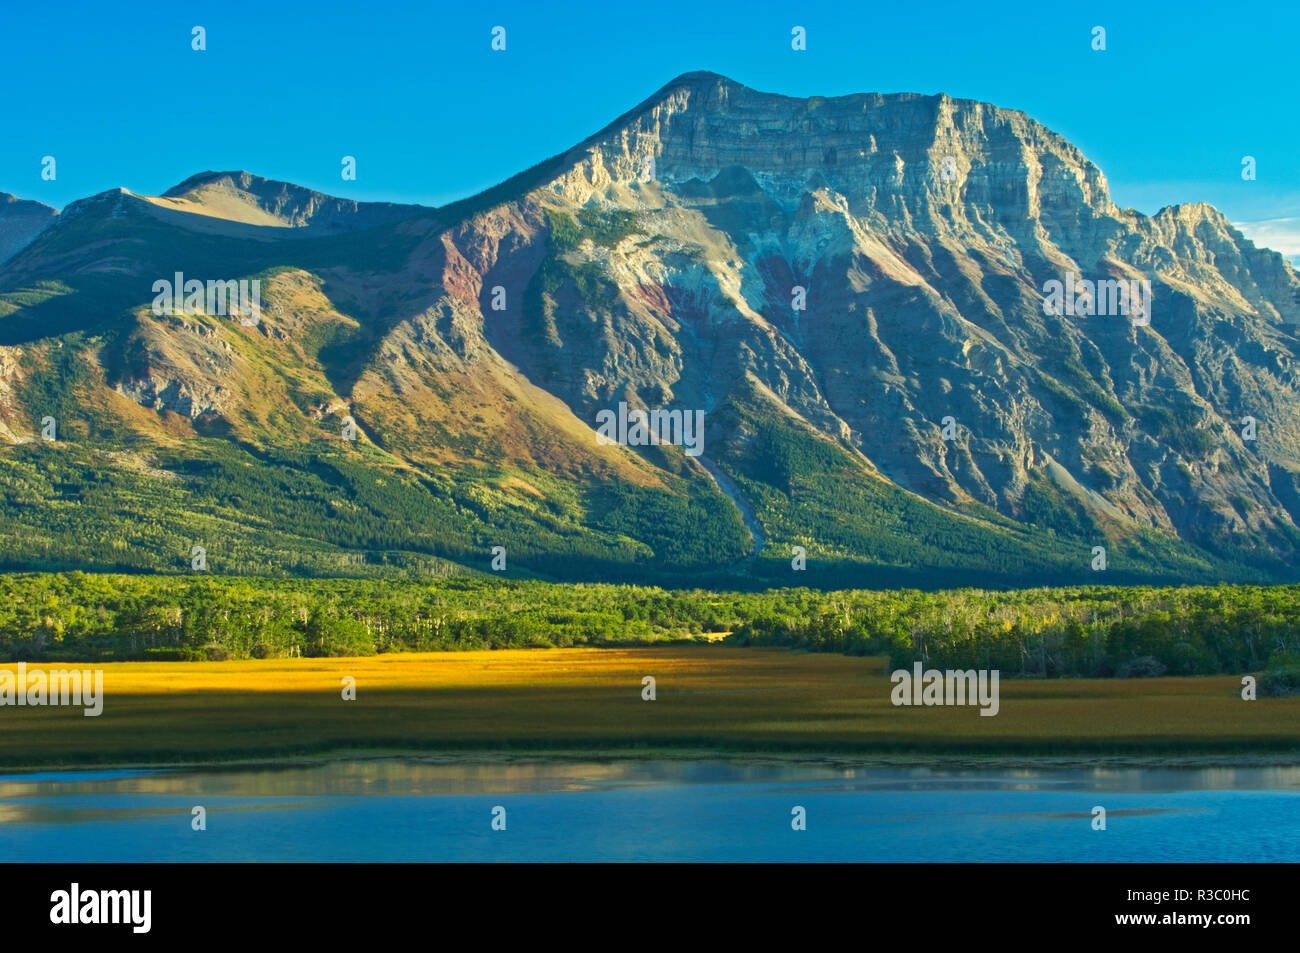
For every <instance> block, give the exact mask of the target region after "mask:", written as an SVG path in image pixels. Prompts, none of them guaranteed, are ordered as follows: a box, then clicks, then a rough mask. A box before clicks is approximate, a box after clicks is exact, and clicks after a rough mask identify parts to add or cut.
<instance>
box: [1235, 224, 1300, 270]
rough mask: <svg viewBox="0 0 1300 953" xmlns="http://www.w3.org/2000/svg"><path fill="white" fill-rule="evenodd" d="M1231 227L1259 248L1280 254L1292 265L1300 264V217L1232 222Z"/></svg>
mask: <svg viewBox="0 0 1300 953" xmlns="http://www.w3.org/2000/svg"><path fill="white" fill-rule="evenodd" d="M1232 227H1233V228H1236V229H1239V230H1240V231H1241V233H1242V234H1243V235H1245V236H1246V237H1247V238H1249V239H1250V240H1251V241H1252V242H1254V243H1255V244H1256V245H1258V246H1259V247H1261V248H1271V249H1273V251H1277V252H1281V253H1282V254H1283V255H1285V256H1286V257H1287V258H1289V259H1290V260H1291V262H1292V264H1300V217H1294V218H1266V219H1262V220H1261V221H1258V222H1233V223H1232Z"/></svg>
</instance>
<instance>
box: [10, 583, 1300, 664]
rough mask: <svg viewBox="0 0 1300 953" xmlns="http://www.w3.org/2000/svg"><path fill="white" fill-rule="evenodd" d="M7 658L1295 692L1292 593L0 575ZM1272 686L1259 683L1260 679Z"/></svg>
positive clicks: (1299, 616)
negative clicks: (915, 675)
mask: <svg viewBox="0 0 1300 953" xmlns="http://www.w3.org/2000/svg"><path fill="white" fill-rule="evenodd" d="M0 586H2V587H3V592H4V599H3V600H0V656H3V657H4V658H5V659H7V660H10V661H15V660H20V659H25V660H29V661H55V660H77V661H92V660H110V659H163V660H171V659H175V660H198V659H210V660H220V659H230V658H271V657H286V656H308V657H312V656H315V657H320V656H340V655H369V654H373V653H377V652H403V651H431V650H456V649H460V650H465V649H497V648H512V647H525V648H528V647H535V648H549V647H555V646H574V645H604V644H614V643H620V644H628V643H648V642H654V641H661V640H669V639H687V638H692V637H695V636H701V635H706V634H708V635H714V636H717V635H721V634H726V638H727V639H728V640H729V641H731V642H732V643H735V644H740V645H770V646H781V647H786V648H791V649H799V650H805V651H818V652H840V653H846V654H852V655H887V656H888V657H889V660H890V665H891V666H895V667H902V666H910V665H911V664H912V663H913V662H914V661H916V660H920V661H923V662H924V663H926V664H927V665H930V666H934V667H938V668H970V667H980V668H996V669H999V670H1000V671H1002V672H1003V674H1004V675H1007V676H1017V675H1018V676H1028V677H1047V678H1054V677H1066V676H1076V677H1077V676H1083V677H1110V676H1118V677H1135V676H1146V675H1161V674H1169V675H1208V674H1215V673H1234V674H1240V673H1246V672H1260V671H1264V670H1266V669H1268V670H1270V671H1271V674H1270V675H1269V676H1268V680H1269V681H1268V684H1269V686H1271V687H1272V688H1279V687H1282V688H1286V687H1290V688H1295V687H1297V686H1300V678H1298V677H1297V675H1298V673H1300V587H1295V586H1192V587H1180V588H1155V587H1142V586H1135V587H1121V586H1110V587H1101V586H1092V587H1074V588H1063V589H1026V590H1019V591H1013V592H997V591H990V590H982V589H960V590H951V591H946V592H922V591H918V590H897V591H885V592H878V591H862V590H852V591H840V592H821V591H817V590H812V589H803V588H801V589H778V590H771V591H767V592H761V593H743V592H710V591H705V590H690V591H681V590H667V589H661V588H658V587H650V586H632V585H603V584H578V585H558V584H551V583H543V582H537V581H527V580H524V581H510V580H496V579H491V578H488V577H479V576H464V577H456V578H449V579H436V580H434V579H431V580H426V581H423V582H414V581H397V580H384V581H381V580H366V579H328V580H324V579H322V580H308V579H254V578H247V577H229V576H225V577H223V576H207V575H197V574H196V575H192V576H143V575H132V576H125V575H89V574H85V573H81V572H70V573H57V574H34V573H32V574H15V575H5V576H0ZM1261 685H1263V683H1261Z"/></svg>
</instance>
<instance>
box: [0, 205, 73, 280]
mask: <svg viewBox="0 0 1300 953" xmlns="http://www.w3.org/2000/svg"><path fill="white" fill-rule="evenodd" d="M58 215H59V213H58V212H57V211H56V210H54V209H52V208H50V207H49V206H48V205H42V204H41V203H40V202H28V201H25V200H23V199H20V198H18V196H16V195H10V194H8V193H7V192H0V263H3V262H4V261H6V260H7V259H9V258H12V257H13V256H14V255H15V254H17V253H18V252H20V251H21V250H22V249H24V248H26V247H27V246H28V245H30V244H31V242H32V239H34V238H35V237H36V236H37V235H39V234H40V233H41V232H43V231H45V228H46V226H48V225H49V224H50V223H51V222H53V221H54V220H55V219H56V218H57V217H58Z"/></svg>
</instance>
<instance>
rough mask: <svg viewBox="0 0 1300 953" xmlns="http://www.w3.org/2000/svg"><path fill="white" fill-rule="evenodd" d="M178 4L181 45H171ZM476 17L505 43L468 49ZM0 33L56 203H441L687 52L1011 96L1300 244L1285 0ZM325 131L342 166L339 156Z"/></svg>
mask: <svg viewBox="0 0 1300 953" xmlns="http://www.w3.org/2000/svg"><path fill="white" fill-rule="evenodd" d="M195 25H201V26H203V27H205V28H206V30H207V47H208V48H207V50H206V51H205V52H201V53H199V52H194V51H193V50H191V48H190V41H191V28H192V27H193V26H195ZM497 25H500V26H504V27H505V28H506V30H507V34H506V38H507V49H506V51H505V52H504V53H496V52H493V51H492V50H491V49H490V41H491V29H492V27H494V26H497ZM795 25H800V26H803V27H805V28H806V29H807V34H808V49H807V50H806V51H804V52H795V51H793V50H791V48H790V30H791V28H792V27H793V26H795ZM1094 26H1103V27H1105V28H1106V31H1107V49H1106V51H1105V52H1095V51H1093V50H1092V49H1091V46H1090V44H1091V31H1092V28H1093V27H1094ZM0 36H3V37H4V38H5V40H4V49H5V51H4V55H3V59H0V83H3V86H2V87H0V88H3V89H4V91H5V93H6V96H5V105H4V111H3V115H4V120H3V121H4V142H3V145H0V191H6V192H13V193H15V194H17V195H20V196H22V197H24V198H34V199H38V200H41V201H44V202H47V203H48V204H51V205H55V206H62V205H64V204H65V203H67V202H68V201H71V200H73V199H76V198H81V197H84V196H86V195H91V194H94V193H96V192H101V191H104V190H105V189H109V188H113V187H116V186H125V187H126V188H129V189H131V190H133V191H136V192H141V193H146V194H157V193H160V192H163V191H165V190H166V189H168V188H170V187H171V186H173V185H175V184H176V183H178V182H180V181H181V180H183V179H185V178H187V177H188V176H190V175H192V174H193V173H195V172H200V171H203V170H207V169H216V170H227V169H247V170H248V171H250V172H254V173H256V174H258V175H263V176H266V177H268V178H275V179H284V180H288V181H291V182H296V183H298V184H301V185H305V186H309V187H312V188H316V189H320V190H321V191H324V192H328V193H331V194H334V195H343V196H347V197H351V198H357V199H366V200H388V201H409V202H422V203H425V204H438V205H440V204H443V203H445V202H448V201H452V200H454V199H457V198H462V197H464V196H466V195H471V194H473V193H474V192H477V191H479V190H480V189H483V188H485V187H487V186H490V185H492V184H494V183H496V182H498V181H500V180H502V179H504V178H507V177H508V176H510V175H512V174H513V173H515V172H518V171H520V170H521V169H523V168H526V167H527V166H529V165H531V164H533V163H534V162H537V161H539V160H541V159H543V158H546V157H547V156H550V155H553V154H555V153H557V152H561V151H563V150H564V149H566V148H568V147H569V146H571V145H573V144H574V143H576V142H577V141H579V140H581V139H583V138H585V137H586V136H588V135H590V134H591V133H592V132H594V131H596V130H597V129H599V128H600V127H601V126H603V125H605V124H606V123H607V122H609V121H610V120H612V119H613V118H615V117H616V116H618V115H619V114H620V113H622V112H624V111H626V110H627V109H629V108H630V107H632V106H633V105H635V104H636V103H638V102H640V101H641V100H642V99H644V98H646V97H647V96H649V95H650V94H651V93H652V92H654V91H655V90H656V89H657V88H659V87H660V86H662V85H663V84H664V83H666V82H667V81H668V80H670V79H672V78H673V77H674V76H677V75H678V74H680V73H684V72H687V71H690V70H696V69H708V70H713V71H715V72H718V73H723V74H725V75H727V76H730V77H732V78H733V79H735V80H738V81H740V82H742V83H745V84H746V85H749V86H752V87H754V88H756V89H761V90H766V91H771V92H779V93H784V94H787V95H794V96H806V95H813V94H820V95H836V94H843V93H852V92H901V91H910V92H921V93H927V94H931V93H937V92H946V93H948V94H949V95H952V96H957V97H963V98H971V99H980V100H984V101H987V102H992V103H995V104H997V105H999V106H1004V107H1009V108H1015V109H1022V110H1024V111H1025V112H1027V113H1029V114H1030V115H1031V116H1033V117H1034V118H1036V119H1038V120H1040V121H1041V122H1043V123H1044V124H1046V125H1047V126H1048V127H1050V128H1052V129H1054V130H1056V131H1057V132H1059V133H1061V134H1062V135H1064V136H1066V137H1067V138H1069V139H1070V140H1071V141H1073V142H1074V143H1075V144H1076V145H1078V146H1079V147H1080V148H1081V149H1082V150H1083V151H1084V153H1085V154H1086V155H1088V157H1089V158H1091V159H1092V160H1093V161H1094V162H1096V163H1097V164H1098V165H1099V166H1100V167H1101V168H1102V170H1103V171H1104V172H1105V173H1106V176H1107V178H1108V180H1109V182H1110V185H1111V189H1112V193H1113V195H1114V198H1115V200H1116V201H1117V202H1118V203H1119V204H1120V205H1123V206H1132V207H1135V208H1137V209H1139V210H1141V211H1144V212H1148V213H1150V212H1154V211H1155V210H1157V209H1158V208H1160V207H1161V206H1163V205H1169V204H1173V203H1175V202H1180V201H1198V200H1203V201H1209V202H1213V203H1214V204H1215V205H1217V206H1219V207H1220V208H1221V209H1223V210H1224V212H1225V213H1226V214H1227V215H1228V216H1229V218H1231V219H1232V220H1233V221H1235V222H1259V221H1268V222H1270V223H1271V224H1270V225H1266V226H1258V227H1256V228H1255V229H1254V231H1255V232H1256V233H1257V234H1265V233H1268V232H1269V230H1270V229H1271V230H1272V231H1271V234H1272V238H1271V240H1270V241H1269V244H1270V245H1271V246H1272V247H1276V248H1278V249H1279V250H1282V251H1284V252H1287V253H1288V254H1300V122H1297V121H1296V119H1295V115H1296V90H1297V88H1298V87H1300V83H1298V82H1297V79H1296V75H1295V68H1294V62H1295V53H1296V49H1297V46H1298V45H1300V5H1297V4H1295V3H1294V2H1291V3H1271V2H1261V3H1251V4H1220V3H1209V2H1191V3H1182V2H1179V3H1174V2H1168V0H1160V2H1153V3H1145V4H1135V3H1133V2H1132V0H1129V2H1125V3H1109V2H1101V3H1097V2H1093V3H1087V4H1059V5H1057V4H1052V3H1050V2H1049V3H1047V4H1043V3H1042V2H1041V0H1040V2H1036V3H1000V4H997V5H996V6H993V5H985V4H978V3H969V2H964V3H945V2H926V3H906V4H899V3H889V4H880V3H869V2H861V3H852V4H847V3H817V2H812V3H807V2H798V3H769V2H761V0H760V2H757V3H733V2H726V3H704V2H690V3H688V2H676V0H671V2H669V0H655V2H649V0H642V2H616V0H604V2H600V3H587V2H573V3H547V2H533V3H516V2H503V3H492V2H483V0H475V2H473V3H469V2H466V3H458V4H446V3H440V2H437V0H434V2H428V0H426V2H421V3H414V2H383V0H373V2H365V3H354V2H349V3H341V2H336V0H317V2H307V3H300V4H285V3H274V2H272V3H268V4H260V3H248V4H244V3H236V2H222V3H184V4H180V3H174V2H172V3H135V4H132V3H130V2H127V3H123V4H111V5H99V4H95V5H91V4H78V3H61V4H57V5H47V4H28V3H23V4H19V3H8V4H5V5H4V8H3V10H0ZM46 155H53V156H54V157H55V158H56V160H57V163H58V166H57V170H58V177H57V179H56V180H55V181H53V182H46V181H42V180H41V177H40V162H41V157H42V156H46ZM344 155H353V156H356V158H357V162H358V165H357V169H358V176H357V180H356V181H355V182H345V181H342V180H341V178H340V175H339V170H340V159H341V157H342V156H344ZM1246 155H1251V156H1254V157H1255V159H1256V163H1257V178H1256V180H1255V181H1253V182H1246V181H1243V180H1242V178H1241V162H1242V157H1243V156H1246ZM1251 231H1252V229H1249V228H1248V229H1247V232H1248V234H1249V233H1250V232H1251Z"/></svg>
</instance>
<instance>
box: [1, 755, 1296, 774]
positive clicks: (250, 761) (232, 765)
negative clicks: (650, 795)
mask: <svg viewBox="0 0 1300 953" xmlns="http://www.w3.org/2000/svg"><path fill="white" fill-rule="evenodd" d="M364 761H419V762H428V763H432V764H447V765H455V764H464V765H492V764H536V763H550V764H587V763H603V762H681V761H686V762H723V763H729V764H741V765H752V766H762V765H778V766H786V767H789V766H808V767H830V768H835V769H849V768H854V769H882V770H888V769H901V768H937V769H943V770H949V771H969V770H979V769H986V770H1017V769H1026V770H1040V771H1072V770H1091V769H1098V768H1105V769H1109V770H1156V769H1159V770H1205V769H1212V768H1286V767H1297V766H1300V751H1296V752H1294V753H1290V754H1286V753H1277V754H1265V753H1238V754H1233V753H1217V754H1216V753H1207V754H1195V755H1176V754H1167V755H1161V754H1149V755H1134V754H1116V755H1095V756H1085V755H1005V754H988V755H978V754H954V755H936V754H926V753H915V754H879V755H871V754H852V753H848V752H844V753H836V752H757V751H740V750H734V749H711V748H698V749H696V748H623V749H609V750H593V749H583V748H571V749H554V750H544V749H538V750H535V751H534V750H525V749H512V750H507V751H502V750H494V749H467V750H463V751H457V750H452V749H442V750H431V749H415V748H412V749H400V748H395V749H385V750H381V751H376V750H374V749H339V750H336V751H330V752H325V753H322V754H300V755H286V756H283V757H274V758H232V759H208V760H190V761H152V762H151V761H126V762H105V763H103V764H96V763H77V764H36V765H13V766H11V765H0V778H5V777H22V776H27V775H37V774H55V773H70V772H78V773H83V772H84V773H91V772H105V771H149V772H160V771H176V772H199V771H249V770H267V769H286V770H287V769H293V768H309V767H323V766H325V765H329V764H337V763H340V762H364Z"/></svg>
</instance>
